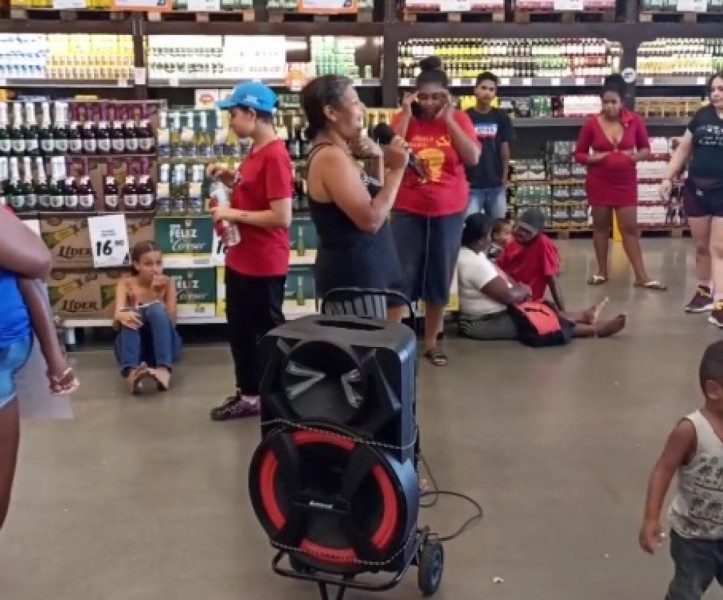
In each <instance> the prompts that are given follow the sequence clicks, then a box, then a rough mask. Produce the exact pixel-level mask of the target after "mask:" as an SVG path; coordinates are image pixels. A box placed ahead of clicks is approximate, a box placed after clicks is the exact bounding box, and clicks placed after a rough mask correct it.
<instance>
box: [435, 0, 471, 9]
mask: <svg viewBox="0 0 723 600" xmlns="http://www.w3.org/2000/svg"><path fill="white" fill-rule="evenodd" d="M471 10H472V2H471V0H440V1H439V12H469V11H471Z"/></svg>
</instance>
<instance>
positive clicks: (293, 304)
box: [284, 266, 316, 314]
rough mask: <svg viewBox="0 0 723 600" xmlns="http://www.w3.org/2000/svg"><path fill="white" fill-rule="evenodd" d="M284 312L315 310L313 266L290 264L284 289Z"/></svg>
mask: <svg viewBox="0 0 723 600" xmlns="http://www.w3.org/2000/svg"><path fill="white" fill-rule="evenodd" d="M284 312H288V313H297V314H298V313H307V314H311V313H314V312H316V285H315V281H314V267H313V266H291V267H290V268H289V274H288V276H287V277H286V289H285V290H284Z"/></svg>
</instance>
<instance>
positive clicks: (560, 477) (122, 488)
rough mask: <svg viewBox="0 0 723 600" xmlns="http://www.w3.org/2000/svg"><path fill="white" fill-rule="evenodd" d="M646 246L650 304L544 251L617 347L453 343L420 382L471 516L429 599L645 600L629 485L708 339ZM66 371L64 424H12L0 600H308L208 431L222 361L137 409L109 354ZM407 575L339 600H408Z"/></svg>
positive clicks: (582, 252)
mask: <svg viewBox="0 0 723 600" xmlns="http://www.w3.org/2000/svg"><path fill="white" fill-rule="evenodd" d="M644 247H645V249H646V252H647V253H648V257H649V269H650V271H651V274H652V275H653V276H655V277H656V278H658V277H659V278H661V279H663V280H664V281H666V282H667V283H669V284H670V286H671V290H670V291H669V292H668V293H667V294H659V293H658V294H656V293H650V292H644V291H639V290H635V291H634V290H633V289H632V288H631V287H630V284H631V280H630V278H629V276H628V275H627V273H626V271H625V261H624V260H623V259H622V256H621V255H617V254H616V257H615V261H614V264H615V266H614V268H613V269H612V273H613V278H614V279H616V283H614V284H611V285H610V286H608V288H589V287H587V286H586V285H584V282H585V280H586V279H587V277H588V275H590V274H591V273H592V269H593V268H594V263H593V258H592V252H591V250H592V248H591V244H590V243H589V242H588V241H585V242H569V243H561V244H560V248H561V250H562V252H563V256H564V276H563V284H564V288H563V289H564V290H565V292H566V296H567V304H568V306H570V307H576V306H582V305H583V304H585V303H588V302H590V301H592V300H594V299H597V297H598V296H597V294H598V293H600V294H602V293H609V295H610V297H611V300H612V301H611V305H610V311H628V312H629V313H630V314H631V320H630V327H629V330H628V331H627V332H626V333H625V334H623V335H622V336H621V337H619V338H616V339H612V340H600V341H598V340H578V341H575V342H574V343H573V344H571V345H569V346H567V347H565V348H561V349H545V350H530V349H526V348H523V347H522V346H520V345H517V344H515V343H483V342H469V341H462V340H455V341H453V342H452V343H451V344H450V359H451V362H450V366H449V367H448V368H436V369H435V368H432V367H431V366H429V365H427V364H426V363H425V364H424V365H423V367H422V373H421V386H420V387H421V393H420V414H421V425H422V428H423V438H422V439H423V444H424V445H423V451H424V453H425V455H426V456H427V458H428V460H429V463H430V464H431V466H432V468H433V470H434V472H435V475H436V476H437V479H438V480H439V483H440V484H441V486H442V487H444V488H447V489H453V490H457V491H460V492H464V493H467V494H470V495H472V496H474V497H475V498H477V499H479V500H480V501H481V502H482V503H483V504H484V507H485V511H486V516H485V519H484V521H483V523H482V525H480V526H477V527H475V528H474V529H472V530H471V531H470V532H469V533H467V534H466V535H465V536H464V537H462V538H460V539H459V540H457V541H455V542H452V543H450V544H448V545H447V569H446V572H445V579H444V581H443V584H442V586H443V587H442V591H441V592H440V594H439V595H438V596H437V597H438V598H440V600H444V599H446V600H474V599H479V598H489V599H492V598H494V599H498V600H529V599H530V598H537V599H539V600H582V599H583V598H584V599H585V600H608V599H609V598H642V597H645V598H656V597H662V595H663V591H664V588H665V586H666V585H667V581H668V577H669V574H670V572H671V568H672V567H671V563H670V561H669V559H668V557H667V555H666V553H667V548H662V549H661V551H660V553H659V556H657V557H656V558H654V559H650V558H649V557H647V556H644V555H643V554H642V552H640V551H639V550H638V548H637V530H638V525H639V520H640V516H641V511H642V503H643V494H644V488H645V482H646V478H647V476H648V473H649V470H650V468H651V467H652V463H653V461H654V460H655V458H656V457H657V454H658V452H659V451H660V449H661V448H662V444H663V441H664V438H665V436H666V435H667V433H668V431H669V429H670V428H671V427H672V426H673V424H674V422H675V420H676V419H677V418H678V417H680V416H682V415H683V414H685V413H686V412H687V411H690V410H691V409H693V408H695V407H697V406H698V404H699V402H700V393H699V390H698V387H697V373H696V371H697V365H698V362H699V359H700V355H701V353H702V351H703V348H704V347H705V346H706V344H708V343H709V342H711V341H713V340H715V339H717V338H719V337H720V333H719V332H718V331H717V330H715V329H714V328H713V327H712V326H709V325H707V324H706V323H705V319H704V317H696V316H687V315H684V314H683V313H682V306H683V304H684V303H685V301H687V300H688V294H689V293H690V292H691V291H692V287H691V286H692V283H691V282H690V281H688V280H687V279H689V277H690V275H689V269H688V267H686V263H688V264H690V262H691V260H692V254H691V248H692V247H691V244H690V242H689V240H685V241H672V240H652V241H647V240H646V242H645V244H644ZM616 251H617V252H621V249H620V248H617V250H616ZM78 372H79V375H80V376H81V378H82V382H83V388H82V392H81V393H79V394H78V396H77V399H76V402H75V412H76V419H75V421H73V422H52V423H40V422H27V423H25V424H24V431H23V436H24V438H23V443H22V453H21V459H20V465H19V467H20V471H19V477H18V480H17V487H16V493H15V496H14V503H13V506H12V509H11V514H10V517H9V520H8V525H7V528H6V530H5V531H4V532H3V533H2V535H0V595H1V596H2V598H3V599H7V600H39V599H42V598H53V599H54V600H78V599H88V600H282V599H284V600H285V599H288V598H293V599H294V600H312V599H314V598H317V597H318V595H317V592H316V590H315V589H314V588H313V587H312V586H308V585H306V584H302V583H296V582H289V581H285V580H282V579H280V578H278V577H276V576H274V575H273V574H272V573H271V571H270V569H269V561H270V559H271V556H272V553H271V550H270V548H269V547H268V545H267V544H266V543H265V539H264V537H263V535H262V533H261V530H260V527H259V526H258V524H257V523H256V520H255V518H254V516H253V514H252V511H251V508H250V506H249V501H248V497H247V493H246V465H247V460H248V457H249V456H250V454H251V452H252V451H253V449H254V447H255V444H256V442H257V439H258V430H257V424H256V423H255V422H253V421H247V422H242V423H239V422H236V423H224V424H218V423H211V422H210V421H209V419H208V411H209V409H210V407H212V406H213V405H215V404H216V403H217V402H218V400H219V399H220V398H221V397H222V396H223V395H224V394H225V393H227V392H228V391H229V389H230V386H231V384H232V373H231V366H230V360H229V357H228V354H227V350H226V349H225V348H224V347H219V346H214V347H203V348H199V347H196V348H190V349H189V350H188V353H187V358H186V361H185V364H184V365H183V366H182V368H181V371H180V375H179V377H178V378H177V379H176V381H175V389H174V391H173V392H171V393H169V394H167V395H163V396H155V397H146V398H143V399H140V400H139V399H136V398H132V397H128V396H127V395H126V394H125V393H124V391H123V385H122V381H121V380H120V378H118V377H116V375H115V373H114V367H113V362H112V358H111V355H110V354H109V353H108V352H105V351H103V352H98V351H93V352H87V353H81V354H79V355H78ZM466 510H467V507H466V506H464V505H462V504H458V503H457V502H456V501H454V500H447V499H443V500H442V501H441V502H440V506H439V508H437V509H434V510H433V511H432V512H430V513H429V514H427V513H423V522H429V523H430V524H432V525H433V526H435V527H436V528H439V529H440V530H441V531H442V532H448V531H450V530H452V529H454V528H455V527H456V525H457V524H458V522H459V521H460V520H461V519H463V518H464V515H465V514H466V512H465V511H466ZM494 577H501V578H503V579H504V580H505V583H503V584H497V585H495V584H494V583H493V578H494ZM415 578H416V573H415V572H412V573H411V574H410V576H409V577H408V579H407V580H406V581H405V582H404V584H403V585H402V586H401V587H400V588H398V589H397V590H396V591H394V592H391V593H389V594H388V595H383V596H374V595H372V596H364V595H360V594H351V595H350V596H349V598H350V600H355V599H357V598H362V597H364V598H366V597H368V598H375V597H380V598H381V597H383V598H390V599H392V600H393V599H399V600H401V599H407V598H410V599H411V598H417V597H419V596H418V592H417V591H416V586H415ZM710 597H711V598H712V597H715V591H714V592H712V593H711V595H710Z"/></svg>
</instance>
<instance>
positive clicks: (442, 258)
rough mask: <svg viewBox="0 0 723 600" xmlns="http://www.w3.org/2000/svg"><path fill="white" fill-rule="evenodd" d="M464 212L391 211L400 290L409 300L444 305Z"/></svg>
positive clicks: (431, 304) (455, 262)
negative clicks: (432, 214)
mask: <svg viewBox="0 0 723 600" xmlns="http://www.w3.org/2000/svg"><path fill="white" fill-rule="evenodd" d="M464 216H465V213H459V214H456V215H449V216H444V217H423V216H420V215H413V214H410V213H405V212H394V213H393V214H392V218H391V225H392V234H393V235H394V242H395V245H396V247H397V255H398V256H399V262H400V264H401V267H402V285H401V289H399V290H397V291H400V292H402V293H403V294H404V295H405V296H406V297H407V298H409V299H410V300H411V301H412V302H416V301H417V300H420V299H421V300H424V302H426V303H427V304H428V305H430V306H446V305H447V302H448V301H449V289H450V286H451V285H452V277H453V276H454V268H455V265H456V264H457V255H458V254H459V246H460V243H461V237H462V227H463V225H464Z"/></svg>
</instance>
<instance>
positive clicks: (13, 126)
mask: <svg viewBox="0 0 723 600" xmlns="http://www.w3.org/2000/svg"><path fill="white" fill-rule="evenodd" d="M10 106H11V107H12V122H10V120H9V112H10V111H9V110H8V103H6V102H0V156H11V155H12V156H24V155H29V156H33V157H34V156H50V155H54V154H55V155H63V156H65V155H67V154H72V155H94V154H100V155H108V154H149V155H151V154H153V153H155V146H156V140H155V137H156V136H155V133H154V131H153V128H152V127H151V122H150V120H149V119H148V118H142V119H137V118H136V117H134V116H133V114H132V112H131V110H132V107H131V106H127V110H128V112H127V111H126V109H125V108H124V109H121V108H120V106H112V105H105V104H102V103H99V104H98V107H97V108H98V110H99V113H100V114H99V115H97V116H99V117H100V120H93V115H91V114H90V112H86V111H85V110H84V109H83V107H82V106H78V105H73V110H72V111H71V110H70V106H69V104H68V103H67V102H54V103H53V117H52V119H51V111H50V102H42V103H41V104H40V111H41V117H40V124H39V125H38V119H37V114H36V105H35V103H33V102H25V103H24V104H23V103H21V102H13V103H12V104H11V105H10ZM106 106H109V107H110V110H109V111H106V109H105V107H106ZM108 117H110V118H111V119H112V120H107V118H108ZM81 119H82V120H81Z"/></svg>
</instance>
